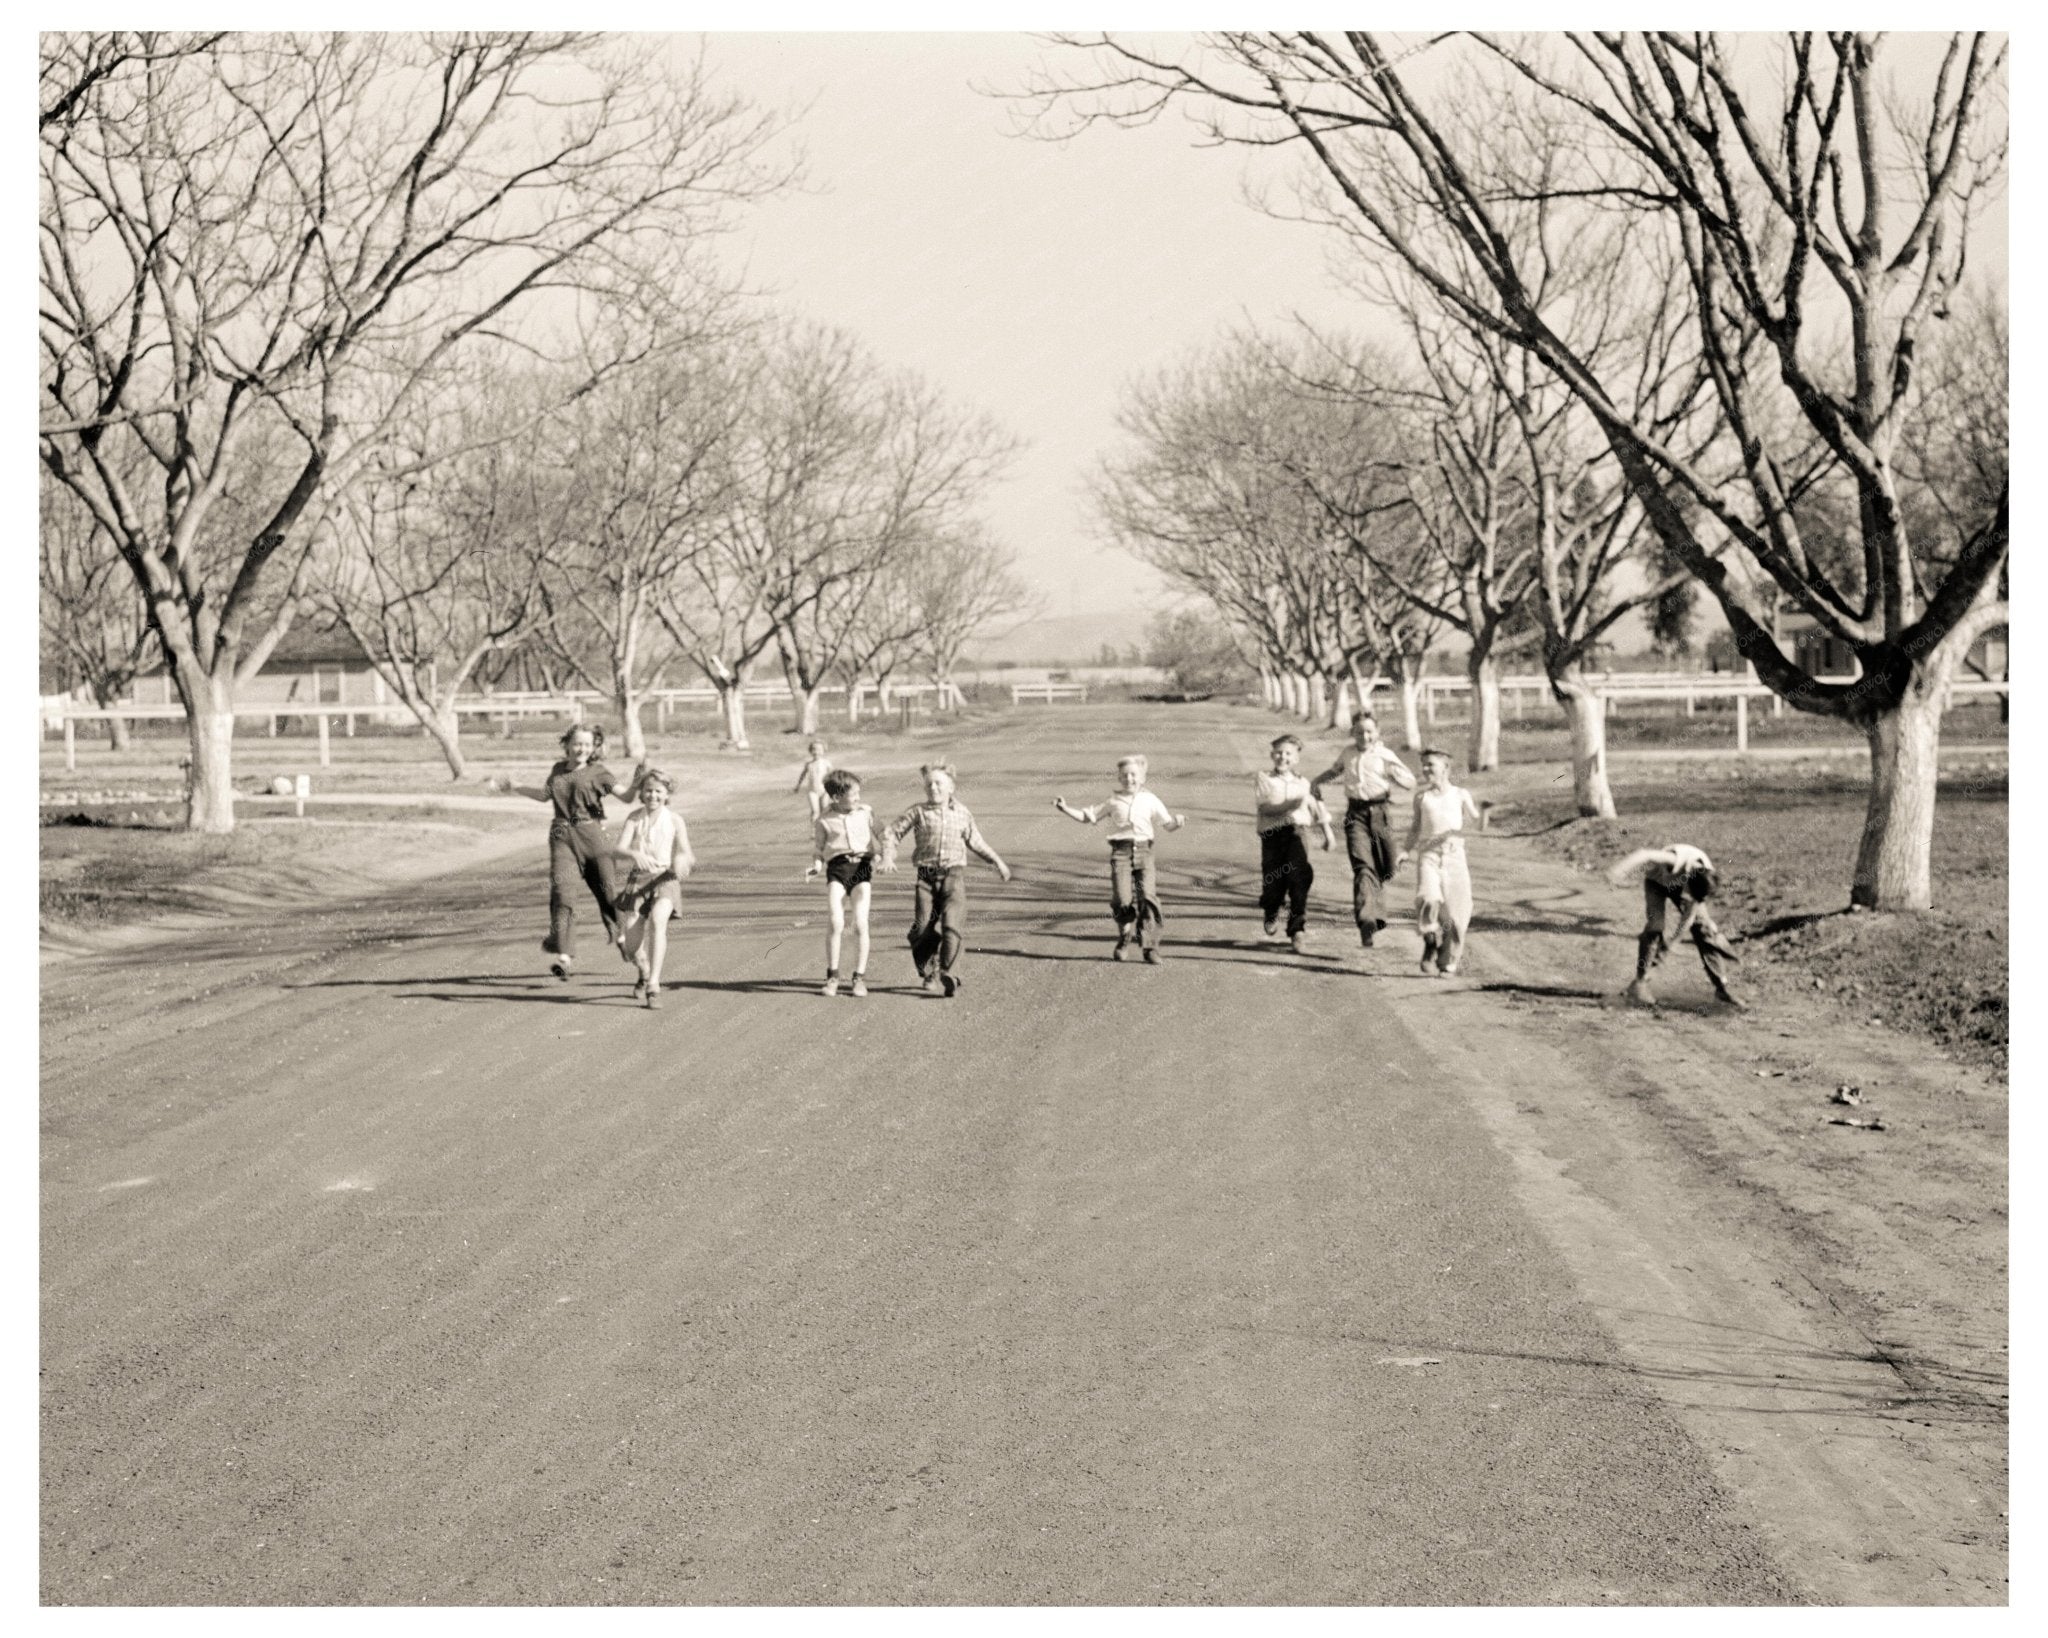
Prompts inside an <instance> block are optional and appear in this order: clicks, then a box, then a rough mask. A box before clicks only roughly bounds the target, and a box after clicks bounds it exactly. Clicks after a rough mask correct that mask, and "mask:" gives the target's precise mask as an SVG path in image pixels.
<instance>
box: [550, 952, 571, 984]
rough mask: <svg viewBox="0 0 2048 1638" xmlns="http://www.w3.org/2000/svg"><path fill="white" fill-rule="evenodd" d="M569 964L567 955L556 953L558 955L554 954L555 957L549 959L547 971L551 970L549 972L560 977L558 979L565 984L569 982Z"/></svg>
mask: <svg viewBox="0 0 2048 1638" xmlns="http://www.w3.org/2000/svg"><path fill="white" fill-rule="evenodd" d="M570 965H571V964H570V961H569V958H568V957H567V956H565V955H558V956H556V957H555V959H554V960H552V961H550V962H549V963H548V971H549V972H551V973H553V974H554V975H555V976H556V977H557V978H559V979H560V980H561V981H562V982H563V983H564V984H566V983H568V982H569V967H570Z"/></svg>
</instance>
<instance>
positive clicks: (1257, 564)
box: [1096, 338, 1396, 722]
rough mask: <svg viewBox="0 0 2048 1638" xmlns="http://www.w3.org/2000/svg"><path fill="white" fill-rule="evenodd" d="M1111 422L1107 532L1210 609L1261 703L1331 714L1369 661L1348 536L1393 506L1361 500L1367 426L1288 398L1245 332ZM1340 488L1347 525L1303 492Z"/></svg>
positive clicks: (1103, 498)
mask: <svg viewBox="0 0 2048 1638" xmlns="http://www.w3.org/2000/svg"><path fill="white" fill-rule="evenodd" d="M1118 418H1119V424H1120V425H1121V426H1122V428H1123V430H1124V432H1125V434H1126V436H1127V437H1128V438H1129V439H1130V441H1131V443H1132V446H1133V448H1132V450H1131V452H1130V453H1129V454H1127V455H1123V456H1119V457H1118V458H1116V459H1114V460H1112V461H1110V462H1108V463H1106V465H1105V467H1104V470H1103V473H1102V475H1101V477H1100V479H1099V481H1098V483H1097V486H1096V504H1097V507H1098V509H1099V511H1100V512H1101V514H1102V516H1103V518H1104V520H1105V522H1106V524H1107V525H1108V527H1109V530H1110V533H1111V536H1112V538H1113V539H1115V540H1117V541H1118V542H1119V544H1121V545H1123V546H1124V547H1125V549H1126V550H1129V551H1131V552H1132V553H1133V554H1134V555H1136V556H1138V557H1140V558H1143V559H1144V560H1145V561H1147V562H1149V563H1151V564H1152V565H1153V566H1154V567H1156V568H1158V569H1160V570H1161V571H1162V572H1163V573H1165V574H1167V575H1169V576H1170V577H1172V578H1173V579H1175V580H1177V581H1179V582H1180V583H1181V584H1183V585H1185V586H1187V587H1189V588H1190V589H1192V590H1194V591H1196V592H1199V593H1200V594H1201V595H1202V596H1204V597H1205V598H1207V599H1208V600H1209V601H1210V602H1211V603H1212V604H1214V605H1215V606H1216V608H1217V609H1218V610H1219V611H1220V612H1222V613H1223V614H1224V616H1225V618H1226V619H1227V620H1228V621H1229V622H1230V624H1231V625H1232V627H1233V629H1235V630H1236V631H1237V632H1238V633H1240V634H1241V636H1242V637H1243V638H1244V640H1245V641H1246V643H1247V644H1248V645H1249V647H1250V650H1251V651H1252V652H1253V653H1254V654H1256V655H1257V656H1258V658H1259V664H1258V669H1259V671H1260V674H1261V679H1262V682H1263V684H1264V686H1265V688H1266V692H1267V699H1268V703H1270V704H1275V705H1278V706H1281V707H1282V708H1284V709H1286V710H1288V711H1290V712H1292V713H1293V714H1295V715H1298V716H1300V717H1302V718H1303V719H1305V720H1311V721H1319V720H1323V719H1324V718H1326V717H1327V718H1328V719H1329V720H1330V721H1332V722H1341V721H1343V720H1346V719H1347V715H1348V703H1349V697H1350V694H1349V687H1350V686H1354V685H1355V684H1356V683H1357V682H1358V681H1359V677H1358V673H1359V669H1360V662H1361V661H1369V662H1370V663H1371V667H1372V668H1373V669H1376V668H1377V663H1378V649H1377V646H1376V638H1375V631H1376V629H1377V628H1376V627H1375V625H1374V624H1373V622H1372V621H1371V619H1370V618H1369V617H1368V611H1367V609H1366V607H1365V603H1366V600H1367V599H1368V597H1369V595H1370V581H1369V577H1368V576H1366V575H1365V574H1364V573H1363V568H1364V566H1363V565H1362V564H1360V563H1359V562H1358V561H1357V560H1356V558H1355V556H1354V554H1353V552H1352V551H1351V549H1350V542H1351V539H1352V535H1353V533H1355V531H1356V529H1359V528H1364V527H1366V525H1367V520H1368V519H1369V518H1370V517H1371V516H1372V515H1374V514H1375V513H1376V512H1377V511H1381V510H1385V509H1387V508H1388V507H1390V506H1392V505H1394V504H1396V502H1394V501H1390V500H1388V499H1386V497H1385V496H1384V495H1383V494H1379V493H1378V492H1377V491H1376V492H1375V493H1376V498H1375V499H1373V500H1371V501H1368V500H1367V499H1366V498H1365V493H1366V489H1367V487H1369V486H1370V483H1371V475H1372V474H1373V473H1374V472H1375V471H1376V469H1377V468H1378V465H1379V459H1380V457H1381V456H1382V455H1384V453H1385V451H1384V449H1383V448H1382V447H1381V445H1380V440H1379V437H1378V433H1379V432H1380V430H1382V429H1379V428H1377V427H1368V426H1366V425H1363V424H1362V423H1361V414H1360V406H1359V405H1357V404H1356V403H1355V402H1351V401H1346V400H1340V399H1335V398H1331V397H1328V396H1323V397H1316V396H1314V395H1311V394H1307V393H1304V392H1302V391H1301V390H1299V386H1298V382H1297V380H1296V379H1295V377H1294V376H1293V374H1292V373H1291V370H1290V368H1289V367H1287V366H1285V365H1282V364H1276V362H1275V357H1274V352H1273V349H1272V348H1271V347H1270V346H1269V345H1268V344H1266V343H1264V342H1262V341H1259V340H1258V339H1257V338H1238V339H1237V340H1234V341H1232V342H1231V343H1229V344H1227V345H1225V346H1222V347H1220V348H1218V349H1215V350H1213V351H1212V352H1211V353H1210V354H1209V355H1208V356H1205V357H1202V358H1198V359H1196V360H1193V361H1191V362H1189V363H1187V364H1184V365H1182V366H1180V367H1178V368H1176V369H1173V370H1169V371H1165V372H1162V373H1161V374H1160V375H1158V376H1157V377H1155V378H1154V379H1152V380H1150V381H1146V382H1140V383H1137V384H1136V385H1134V386H1133V387H1132V388H1131V389H1130V390H1128V391H1127V392H1126V394H1125V397H1124V403H1123V406H1122V408H1121V409H1120V411H1119V417H1118ZM1333 473H1334V474H1337V475H1338V476H1333V475H1332V474H1333ZM1339 481H1345V482H1354V481H1355V484H1356V487H1355V490H1354V493H1355V495H1356V497H1357V508H1358V512H1357V517H1356V518H1355V519H1354V520H1353V526H1352V529H1350V530H1347V529H1346V527H1345V526H1344V525H1343V524H1341V523H1338V522H1335V521H1333V519H1332V516H1331V514H1330V511H1329V509H1328V507H1326V506H1325V505H1324V504H1323V503H1322V499H1321V498H1320V496H1319V494H1318V492H1317V488H1316V484H1317V483H1318V482H1323V483H1325V484H1332V483H1336V482H1339ZM1379 489H1380V490H1383V489H1384V485H1383V484H1382V485H1380V486H1379ZM1368 680H1369V679H1368Z"/></svg>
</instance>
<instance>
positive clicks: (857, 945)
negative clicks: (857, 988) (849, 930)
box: [833, 882, 870, 977]
mask: <svg viewBox="0 0 2048 1638" xmlns="http://www.w3.org/2000/svg"><path fill="white" fill-rule="evenodd" d="M868 889H869V884H868V883H867V882H860V883H857V884H856V885H855V887H854V889H853V894H852V898H853V971H854V976H855V977H859V976H860V975H861V974H862V973H865V972H866V971H867V970H868V899H869V897H870V894H869V890H868ZM833 970H834V971H835V972H836V971H837V970H838V967H837V964H836V961H835V964H834V968H833Z"/></svg>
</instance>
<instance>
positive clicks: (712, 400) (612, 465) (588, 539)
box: [541, 346, 743, 760]
mask: <svg viewBox="0 0 2048 1638" xmlns="http://www.w3.org/2000/svg"><path fill="white" fill-rule="evenodd" d="M742 414H743V409H742V406H741V404H740V402H739V401H738V400H737V399H736V398H735V396H734V394H733V393H732V391H731V378H730V376H729V374H728V373H727V372H726V370H725V369H724V368H723V365H722V360H721V359H720V358H719V356H718V355H717V354H716V353H714V352H711V351H708V350H705V349H702V348H698V347H694V346H680V347H674V348H663V349H662V350H660V351H658V352H655V353H652V354H650V355H649V356H648V357H646V358H645V359H644V360H642V361H641V362H639V363H637V364H635V365H633V366H632V367H630V368H628V369H625V370H622V371H619V372H617V373H615V374H614V375H613V376H612V377H611V378H610V379H609V380H607V381H605V382H604V383H602V384H600V385H599V386H597V387H596V388H594V389H593V390H592V391H590V392H589V393H588V394H586V395H585V396H584V397H582V398H581V399H579V400H578V401H577V402H576V403H575V404H574V405H572V406H571V407H570V408H569V409H568V410H567V411H565V412H564V413H563V414H562V415H560V416H558V417H556V419H555V422H554V424H553V437H552V439H551V445H552V448H551V454H550V472H549V480H548V481H549V483H550V484H551V486H552V487H553V489H554V490H555V492H556V494H557V496H558V497H559V499H558V500H557V501H556V503H555V505H554V509H553V515H554V517H555V518H556V520H557V521H556V538H555V539H554V540H553V541H551V542H550V543H549V544H548V546H547V548H546V557H547V572H546V575H545V577H544V579H543V581H542V585H541V596H542V600H543V602H544V603H545V604H546V606H547V607H548V609H549V610H550V611H551V613H552V614H553V616H554V618H553V619H552V620H551V622H550V624H549V626H548V628H547V633H546V637H547V641H548V644H549V646H550V647H552V648H553V649H554V650H555V651H556V652H557V653H558V654H559V655H560V656H561V658H562V659H563V661H564V662H565V663H566V664H567V665H568V666H569V668H570V669H571V670H572V671H573V672H574V673H576V674H577V675H578V676H580V677H582V678H583V679H584V680H585V681H586V682H587V683H588V684H589V685H590V686H592V687H595V688H601V689H603V690H604V691H605V692H606V693H608V694H609V695H610V696H611V697H612V701H613V703H614V704H615V705H616V706H617V708H618V713H619V722H620V729H621V733H622V735H623V740H624V744H625V748H626V751H627V754H628V755H630V756H632V757H634V758H635V759H636V760H638V759H641V758H644V757H645V756H646V754H647V740H646V734H645V731H644V729H643V728H642V725H641V721H640V711H641V707H642V704H643V702H644V700H645V698H646V696H647V694H648V693H649V692H651V691H652V690H654V689H656V688H658V687H659V686H660V684H661V679H662V674H663V672H664V670H665V669H666V667H667V666H668V665H669V664H670V663H671V662H672V661H673V660H674V659H675V658H676V657H677V651H676V649H675V647H674V646H673V645H672V644H671V643H670V642H669V640H668V630H667V627H666V626H665V625H664V624H663V622H662V618H661V608H662V606H663V604H664V602H665V601H670V600H672V590H673V587H674V584H675V582H676V580H677V577H678V576H679V575H681V574H682V573H683V572H684V570H685V568H686V566H687V565H688V564H689V563H690V561H691V560H692V559H693V558H694V557H696V556H698V555H699V554H701V553H705V552H707V551H709V550H711V548H712V542H713V540H714V538H715V536H716V533H717V531H718V528H719V526H720V521H721V519H722V518H723V517H724V515H725V509H726V507H727V505H728V502H729V499H730V486H731V483H732V478H731V472H730V459H731V453H732V446H733V443H734V441H735V440H736V439H737V438H738V436H739V426H740V421H741V417H742Z"/></svg>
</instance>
